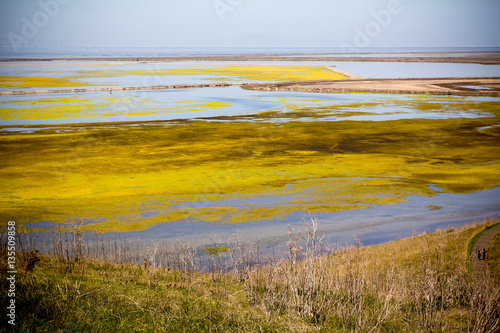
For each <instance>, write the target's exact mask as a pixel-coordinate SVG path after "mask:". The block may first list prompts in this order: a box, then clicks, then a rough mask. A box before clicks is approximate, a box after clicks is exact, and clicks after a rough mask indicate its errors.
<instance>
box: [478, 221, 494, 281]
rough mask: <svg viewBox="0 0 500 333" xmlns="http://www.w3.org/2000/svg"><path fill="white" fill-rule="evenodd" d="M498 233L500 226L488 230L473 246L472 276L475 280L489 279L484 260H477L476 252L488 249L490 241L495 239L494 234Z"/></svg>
mask: <svg viewBox="0 0 500 333" xmlns="http://www.w3.org/2000/svg"><path fill="white" fill-rule="evenodd" d="M499 232H500V225H497V226H496V227H494V228H492V229H490V230H488V231H487V232H485V233H484V234H483V235H482V236H481V237H480V238H479V239H478V240H477V241H476V244H475V245H474V249H473V251H472V274H473V275H474V278H475V279H489V278H490V273H489V271H488V269H487V267H486V261H485V260H482V259H481V260H479V258H478V256H477V253H476V251H477V250H481V251H482V250H483V249H486V250H487V249H488V247H489V245H490V243H491V241H492V240H493V238H495V236H496V234H497V233H499Z"/></svg>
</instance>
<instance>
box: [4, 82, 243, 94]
mask: <svg viewBox="0 0 500 333" xmlns="http://www.w3.org/2000/svg"><path fill="white" fill-rule="evenodd" d="M237 85H239V84H237V83H207V84H175V85H171V86H141V87H110V88H75V89H44V90H13V91H0V95H31V94H55V93H84V92H96V91H109V92H113V91H123V90H157V89H193V88H216V87H230V86H237Z"/></svg>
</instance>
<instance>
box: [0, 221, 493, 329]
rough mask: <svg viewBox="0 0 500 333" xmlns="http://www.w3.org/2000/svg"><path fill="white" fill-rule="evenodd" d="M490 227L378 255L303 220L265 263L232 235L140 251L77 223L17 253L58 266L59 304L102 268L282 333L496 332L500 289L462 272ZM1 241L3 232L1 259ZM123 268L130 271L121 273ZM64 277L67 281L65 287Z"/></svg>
mask: <svg viewBox="0 0 500 333" xmlns="http://www.w3.org/2000/svg"><path fill="white" fill-rule="evenodd" d="M490 222H491V221H486V222H483V223H482V224H481V223H477V224H474V225H468V226H465V227H463V228H457V229H452V228H449V229H446V230H441V231H438V232H436V233H433V234H423V235H419V236H413V237H412V238H408V239H404V240H400V241H396V242H391V243H387V244H383V245H380V246H373V247H366V246H363V244H362V242H361V240H359V239H357V238H356V239H355V242H354V244H352V245H346V246H341V247H339V246H335V247H334V246H330V245H329V244H327V243H326V242H325V241H324V239H323V238H322V237H321V236H320V235H319V234H318V222H317V220H315V219H311V220H310V221H309V222H307V223H305V224H304V230H301V231H296V230H292V229H290V231H289V233H288V242H287V248H286V252H284V253H282V255H280V256H278V255H277V254H276V253H275V252H273V253H272V254H270V255H267V256H265V255H264V254H263V253H262V250H261V247H260V244H259V242H243V241H241V239H240V238H239V237H237V236H235V237H233V238H230V239H227V240H226V241H225V242H223V243H220V242H214V241H212V242H211V244H216V245H208V244H206V245H205V246H199V245H197V244H193V243H184V242H172V243H168V244H167V243H155V244H154V245H153V246H152V247H149V248H146V247H144V246H143V245H141V244H140V243H139V241H138V240H129V239H126V238H124V237H121V236H120V235H118V236H116V237H114V238H109V237H105V236H104V235H102V234H98V233H82V232H80V231H79V224H80V222H79V221H75V222H72V223H70V224H69V225H68V226H65V227H64V228H59V229H57V230H55V232H54V233H53V235H52V237H51V238H50V240H51V241H50V243H48V244H45V245H43V244H39V243H37V242H36V241H35V238H33V237H32V236H29V234H20V236H19V237H20V239H21V238H22V240H20V243H19V244H23V245H22V249H23V250H22V251H21V254H20V256H21V257H24V258H26V259H25V263H26V265H27V263H28V261H29V255H28V254H29V253H32V251H34V249H35V247H37V248H41V249H43V251H44V252H46V253H48V254H50V256H51V258H55V259H56V262H57V267H58V269H57V271H58V274H62V275H63V276H64V280H62V281H64V282H61V283H60V284H57V290H59V292H60V293H61V298H62V299H76V300H77V299H79V297H80V295H82V294H85V291H84V290H83V289H82V288H83V287H82V281H85V279H86V275H88V274H89V273H87V272H88V270H86V267H91V266H92V265H94V264H93V263H101V264H104V263H107V264H109V265H108V266H106V267H110V268H109V269H114V273H110V274H111V275H109V274H108V273H107V274H108V275H106V278H108V279H114V278H117V279H118V278H119V281H121V282H120V283H124V282H123V281H125V283H129V282H130V281H144V283H145V285H146V287H147V288H149V289H151V290H162V288H171V287H172V286H182V288H184V289H185V290H186V293H187V294H186V295H190V293H191V292H194V291H197V292H201V293H202V294H204V295H210V296H206V297H215V298H216V299H217V302H223V303H224V304H234V302H235V299H238V300H239V301H240V302H243V303H239V304H240V305H238V308H242V307H243V308H246V307H247V306H249V307H250V308H251V309H255V311H258V312H261V313H262V314H263V316H264V317H265V322H266V325H270V326H268V327H281V328H282V327H288V328H289V330H290V331H307V330H311V331H316V330H324V331H333V332H336V331H338V332H393V331H398V332H438V331H440V332H463V331H468V332H496V331H498V330H499V328H500V293H499V289H498V287H497V286H495V285H494V284H493V283H492V281H491V280H490V279H487V278H485V279H483V280H480V281H476V280H473V279H472V277H471V274H470V272H468V271H467V266H466V261H467V242H468V240H469V239H471V237H472V236H473V235H474V234H475V233H477V232H478V231H479V230H480V229H481V228H483V227H484V225H485V224H488V223H490ZM30 237H31V238H30ZM4 238H5V237H4V235H3V233H2V236H0V250H1V251H4V243H5V240H4ZM43 251H42V252H43ZM2 253H3V252H2ZM22 253H25V255H24V254H22ZM116 264H119V265H121V266H119V267H117V266H116ZM124 264H127V265H129V266H127V267H135V268H128V269H126V270H125V268H123V267H125V266H124ZM32 265H36V262H34V263H32ZM92 267H93V266H92ZM113 267H115V268H113ZM120 267H122V268H120ZM120 270H124V271H123V272H120ZM125 271H127V272H129V273H126V274H125V273H124V272H125ZM204 272H205V273H204ZM113 274H114V275H113ZM65 276H73V280H72V282H71V283H69V284H68V280H67V279H66V277H65ZM207 285H209V286H210V287H209V288H208V289H207V290H205V291H203V290H204V289H203V288H207V287H206V286H207ZM103 288H105V287H103ZM95 290H100V289H99V288H97V287H96V289H95ZM68 293H70V294H68ZM71 295H73V296H71ZM236 295H237V296H236ZM70 296H71V297H73V298H71V297H70ZM242 296H244V298H241V297H242ZM124 297H129V296H127V295H124ZM150 297H154V296H150ZM75 302H76V301H75ZM148 302H151V304H154V303H155V302H158V301H157V300H154V299H149V300H148ZM217 302H215V303H217ZM215 303H214V304H215ZM138 304H139V303H138ZM148 304H149V303H148ZM162 304H163V303H162ZM221 304H222V303H221ZM117 306H118V305H117ZM179 306H180V305H179ZM186 306H187V305H186ZM231 306H232V305H231ZM141 308H145V307H144V306H143V305H141ZM117 311H118V310H117ZM150 311H153V310H150ZM246 311H250V310H246ZM251 311H254V310H251ZM149 316H150V317H151V316H152V317H155V315H154V313H153V312H152V313H151V314H150V315H149ZM185 316H186V318H188V317H189V318H191V317H190V315H189V313H185ZM258 326H259V325H257V326H255V327H258ZM261 326H262V325H261Z"/></svg>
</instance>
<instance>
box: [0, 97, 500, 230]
mask: <svg viewBox="0 0 500 333" xmlns="http://www.w3.org/2000/svg"><path fill="white" fill-rule="evenodd" d="M184 102H186V101H184ZM480 107H481V104H478V105H475V106H474V109H475V110H476V109H479V108H480ZM486 109H488V108H486ZM486 112H489V111H486ZM487 114H488V113H487ZM494 125H498V118H497V117H492V116H490V117H481V118H454V119H403V120H393V121H378V122H374V121H335V122H329V121H309V122H303V121H293V120H290V121H287V122H284V123H281V124H276V123H272V122H264V123H255V122H246V121H239V122H204V121H184V122H163V123H149V124H148V123H146V124H137V126H133V127H122V126H119V124H115V125H114V126H113V127H109V126H105V125H97V124H95V125H92V126H88V127H77V126H75V127H73V130H71V131H69V132H65V133H58V132H57V128H56V129H45V130H41V131H39V132H36V133H28V134H15V133H14V134H6V135H2V136H1V137H0V145H1V147H2V149H1V152H0V155H1V159H0V170H1V171H0V172H1V181H0V183H1V186H2V188H3V189H5V190H4V191H3V192H2V195H1V197H0V199H1V200H0V207H1V209H0V210H1V212H2V215H1V216H2V219H6V220H8V219H12V218H15V219H17V220H26V221H29V222H39V221H53V222H65V221H66V219H67V218H68V217H71V216H75V217H79V218H83V219H85V220H87V221H88V224H87V225H86V228H87V229H93V228H96V229H98V230H103V231H117V230H118V231H131V230H143V229H146V228H149V227H151V226H153V225H156V224H159V223H164V222H170V221H206V222H213V223H245V222H249V221H255V220H274V219H286V218H287V216H289V215H290V214H294V213H304V212H310V213H321V212H340V211H344V210H349V209H368V208H370V207H373V206H375V205H389V204H397V203H400V202H403V201H405V200H408V197H409V196H412V195H419V196H432V195H435V188H438V189H439V190H440V191H446V192H449V193H471V192H475V191H481V190H485V189H492V188H495V187H497V186H499V185H500V168H499V162H500V143H499V142H498V138H497V137H495V136H492V135H486V134H483V133H481V132H480V131H479V130H478V129H479V128H484V127H488V126H494ZM145 212H147V213H149V214H144V213H145Z"/></svg>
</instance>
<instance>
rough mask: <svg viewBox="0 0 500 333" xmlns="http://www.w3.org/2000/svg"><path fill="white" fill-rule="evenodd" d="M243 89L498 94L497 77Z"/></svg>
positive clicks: (265, 85)
mask: <svg viewBox="0 0 500 333" xmlns="http://www.w3.org/2000/svg"><path fill="white" fill-rule="evenodd" d="M241 87H242V88H243V89H248V90H258V91H302V92H314V93H390V94H431V95H459V96H491V97H500V77H476V78H465V77H458V78H419V79H415V78H413V79H412V78H404V79H348V80H337V81H321V80H316V81H291V82H279V83H251V84H244V85H242V86H241Z"/></svg>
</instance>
